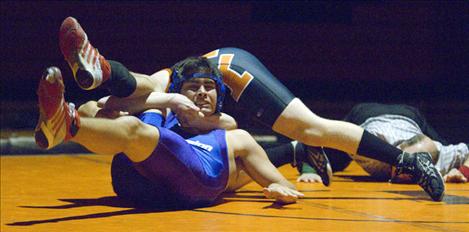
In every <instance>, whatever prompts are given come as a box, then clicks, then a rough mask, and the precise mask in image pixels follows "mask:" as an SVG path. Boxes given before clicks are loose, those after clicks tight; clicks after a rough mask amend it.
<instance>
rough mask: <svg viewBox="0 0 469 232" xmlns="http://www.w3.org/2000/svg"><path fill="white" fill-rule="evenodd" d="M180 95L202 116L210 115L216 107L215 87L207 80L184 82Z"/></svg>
mask: <svg viewBox="0 0 469 232" xmlns="http://www.w3.org/2000/svg"><path fill="white" fill-rule="evenodd" d="M181 94H182V95H184V96H186V97H188V98H189V99H190V100H192V101H193V102H194V104H195V105H196V106H198V107H199V108H200V111H201V112H202V113H203V114H204V115H212V114H213V113H214V112H215V110H216V105H217V85H216V83H215V81H214V80H212V79H209V78H192V79H189V80H187V81H184V83H183V84H182V88H181Z"/></svg>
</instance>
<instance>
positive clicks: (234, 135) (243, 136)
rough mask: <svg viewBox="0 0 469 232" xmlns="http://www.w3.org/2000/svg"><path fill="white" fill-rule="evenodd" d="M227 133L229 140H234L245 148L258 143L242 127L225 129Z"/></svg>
mask: <svg viewBox="0 0 469 232" xmlns="http://www.w3.org/2000/svg"><path fill="white" fill-rule="evenodd" d="M227 135H228V138H229V140H231V141H233V142H235V143H236V144H237V145H238V146H242V147H244V148H245V149H248V148H250V147H254V146H257V145H258V144H257V142H256V140H255V139H254V138H253V137H252V135H251V134H250V133H249V132H247V131H245V130H243V129H236V130H230V131H227Z"/></svg>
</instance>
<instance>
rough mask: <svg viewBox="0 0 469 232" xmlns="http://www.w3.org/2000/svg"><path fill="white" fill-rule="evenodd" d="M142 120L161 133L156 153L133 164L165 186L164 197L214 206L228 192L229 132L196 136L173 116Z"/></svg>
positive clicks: (153, 115)
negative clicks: (181, 126)
mask: <svg viewBox="0 0 469 232" xmlns="http://www.w3.org/2000/svg"><path fill="white" fill-rule="evenodd" d="M140 119H141V120H142V121H143V122H144V123H147V124H150V125H152V126H155V127H156V128H158V130H159V132H160V139H159V142H158V145H157V147H156V148H155V150H154V151H153V153H152V154H151V155H150V156H149V157H148V158H147V159H146V160H144V161H142V162H139V163H134V164H133V165H134V167H135V169H136V170H137V171H138V172H139V173H140V174H141V175H142V176H144V177H145V178H146V179H147V180H149V181H150V182H151V183H153V184H154V185H158V186H164V188H166V190H167V191H166V192H165V193H164V194H166V195H167V194H170V195H171V196H169V197H172V198H174V199H178V201H180V203H182V204H185V205H201V204H210V203H212V202H213V201H214V200H215V199H216V198H217V197H218V196H219V195H220V194H221V193H222V192H223V191H224V190H225V188H226V185H227V183H228V175H229V168H228V151H227V146H226V139H225V130H213V131H210V132H208V133H206V134H198V135H196V136H194V135H192V134H189V133H187V132H185V131H183V130H182V129H181V128H180V127H179V124H178V121H177V118H176V117H175V115H174V114H172V113H170V114H169V115H168V116H167V117H166V119H164V118H163V116H162V115H160V114H157V113H154V112H147V113H143V114H142V115H141V116H140ZM115 159H116V158H115ZM117 159H124V158H122V157H120V158H117ZM118 191H119V192H118ZM118 191H116V193H118V195H119V194H120V195H125V194H126V191H127V190H126V189H119V190H118ZM153 194H155V196H159V194H160V193H153ZM161 197H165V196H161Z"/></svg>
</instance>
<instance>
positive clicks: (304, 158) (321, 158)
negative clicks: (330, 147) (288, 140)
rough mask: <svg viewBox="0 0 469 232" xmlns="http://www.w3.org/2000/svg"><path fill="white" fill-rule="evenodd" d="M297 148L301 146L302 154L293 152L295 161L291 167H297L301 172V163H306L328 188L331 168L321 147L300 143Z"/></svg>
mask: <svg viewBox="0 0 469 232" xmlns="http://www.w3.org/2000/svg"><path fill="white" fill-rule="evenodd" d="M297 146H303V147H304V152H295V153H296V155H295V161H294V162H293V164H292V165H293V166H294V167H296V166H298V167H299V169H300V170H301V166H300V165H301V164H302V162H306V163H307V164H309V165H310V166H311V167H312V168H314V170H316V172H317V174H318V175H319V176H320V177H321V179H322V183H323V184H324V185H325V186H329V185H330V184H331V179H332V168H331V164H330V163H329V159H327V156H326V153H325V152H324V149H322V147H312V146H307V145H304V144H301V143H298V144H297Z"/></svg>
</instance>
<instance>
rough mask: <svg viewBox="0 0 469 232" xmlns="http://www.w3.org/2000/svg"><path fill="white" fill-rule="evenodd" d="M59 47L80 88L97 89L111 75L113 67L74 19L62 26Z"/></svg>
mask: <svg viewBox="0 0 469 232" xmlns="http://www.w3.org/2000/svg"><path fill="white" fill-rule="evenodd" d="M59 45H60V50H61V51H62V54H63V55H64V57H65V60H66V61H67V62H68V65H69V66H70V68H71V69H72V73H73V77H74V78H75V81H76V82H77V84H78V86H80V88H82V89H85V90H91V89H95V88H97V87H98V86H100V85H101V84H102V83H103V82H104V81H106V80H107V79H109V77H110V75H111V66H110V65H109V63H108V62H107V61H106V59H105V58H104V57H103V56H102V55H100V54H99V52H98V50H97V49H96V48H94V47H93V46H92V45H91V43H90V42H89V41H88V36H87V35H86V33H85V31H84V30H83V28H82V27H81V26H80V24H79V23H78V21H77V20H76V19H75V18H73V17H68V18H66V19H65V20H64V21H63V22H62V25H61V26H60V33H59Z"/></svg>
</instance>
